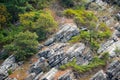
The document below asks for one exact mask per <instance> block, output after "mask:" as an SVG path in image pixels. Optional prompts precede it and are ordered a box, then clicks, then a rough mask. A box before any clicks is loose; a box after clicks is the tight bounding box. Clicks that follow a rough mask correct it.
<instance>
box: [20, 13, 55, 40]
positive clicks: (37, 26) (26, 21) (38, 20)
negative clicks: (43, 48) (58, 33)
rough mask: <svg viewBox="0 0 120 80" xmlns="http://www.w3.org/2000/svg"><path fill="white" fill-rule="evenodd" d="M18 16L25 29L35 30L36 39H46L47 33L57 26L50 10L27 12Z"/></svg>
mask: <svg viewBox="0 0 120 80" xmlns="http://www.w3.org/2000/svg"><path fill="white" fill-rule="evenodd" d="M19 16H20V22H21V24H22V26H24V28H25V30H30V31H32V32H36V33H37V35H38V36H39V38H38V40H44V39H46V38H47V36H48V34H49V33H52V32H53V31H54V30H55V29H56V27H57V22H56V21H55V20H54V18H53V17H52V15H51V12H50V11H39V12H28V13H25V14H20V15H19Z"/></svg>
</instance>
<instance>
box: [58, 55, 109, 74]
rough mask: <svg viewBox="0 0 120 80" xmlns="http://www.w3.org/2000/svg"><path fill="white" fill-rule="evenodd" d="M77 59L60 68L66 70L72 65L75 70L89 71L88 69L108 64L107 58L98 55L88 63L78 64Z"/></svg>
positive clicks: (79, 71) (80, 71)
mask: <svg viewBox="0 0 120 80" xmlns="http://www.w3.org/2000/svg"><path fill="white" fill-rule="evenodd" d="M104 59H106V61H107V58H104ZM75 61H76V60H75V59H74V60H73V61H71V62H68V63H67V64H65V65H62V66H60V68H59V69H60V70H65V69H67V68H68V67H71V68H72V69H73V70H75V71H76V72H78V73H84V72H87V71H89V70H91V69H94V68H96V67H99V66H104V65H105V64H106V63H105V62H106V61H105V60H102V59H99V58H98V57H94V58H93V59H92V61H91V62H90V63H89V64H88V65H77V64H76V62H75Z"/></svg>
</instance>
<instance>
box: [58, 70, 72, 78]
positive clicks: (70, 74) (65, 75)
mask: <svg viewBox="0 0 120 80" xmlns="http://www.w3.org/2000/svg"><path fill="white" fill-rule="evenodd" d="M58 80H73V77H72V72H71V71H68V72H66V73H65V74H63V75H62V76H60V77H59V78H58Z"/></svg>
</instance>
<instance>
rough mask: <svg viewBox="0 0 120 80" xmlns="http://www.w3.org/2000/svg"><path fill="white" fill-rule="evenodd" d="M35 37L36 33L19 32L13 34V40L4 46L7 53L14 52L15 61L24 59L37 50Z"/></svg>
mask: <svg viewBox="0 0 120 80" xmlns="http://www.w3.org/2000/svg"><path fill="white" fill-rule="evenodd" d="M37 38H38V36H37V35H36V33H31V32H29V31H26V32H20V33H19V34H17V35H16V36H15V39H14V41H13V42H12V43H11V44H8V45H5V46H4V48H5V50H6V51H8V53H11V54H14V55H15V58H16V60H17V61H22V60H26V59H27V58H28V57H30V56H32V55H33V54H34V53H36V52H37V45H38V41H37V40H36V39H37Z"/></svg>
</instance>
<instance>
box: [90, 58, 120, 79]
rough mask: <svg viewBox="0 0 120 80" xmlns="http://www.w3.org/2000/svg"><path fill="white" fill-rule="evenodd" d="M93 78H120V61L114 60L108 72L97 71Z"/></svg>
mask: <svg viewBox="0 0 120 80" xmlns="http://www.w3.org/2000/svg"><path fill="white" fill-rule="evenodd" d="M91 80H120V61H119V60H115V61H113V62H112V63H111V64H110V65H109V66H108V68H107V71H106V72H104V71H103V70H101V71H99V72H97V73H96V74H95V75H94V76H93V77H92V79H91Z"/></svg>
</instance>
